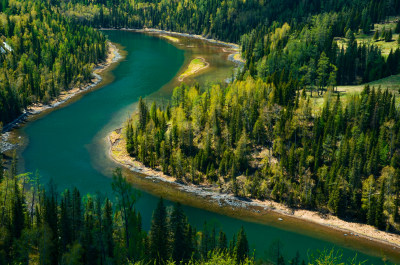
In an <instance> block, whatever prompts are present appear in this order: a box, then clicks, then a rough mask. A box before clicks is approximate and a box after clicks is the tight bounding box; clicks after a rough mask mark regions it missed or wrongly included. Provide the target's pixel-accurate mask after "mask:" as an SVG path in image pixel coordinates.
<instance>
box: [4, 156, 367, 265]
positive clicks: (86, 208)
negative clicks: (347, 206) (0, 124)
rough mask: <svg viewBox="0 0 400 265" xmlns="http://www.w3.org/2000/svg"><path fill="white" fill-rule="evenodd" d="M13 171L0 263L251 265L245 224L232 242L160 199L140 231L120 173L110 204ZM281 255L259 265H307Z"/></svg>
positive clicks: (336, 256)
mask: <svg viewBox="0 0 400 265" xmlns="http://www.w3.org/2000/svg"><path fill="white" fill-rule="evenodd" d="M15 167H16V164H15V160H13V163H12V165H11V167H10V170H8V171H3V170H1V171H0V172H1V179H0V198H1V199H0V202H1V205H2V207H1V219H0V222H1V225H0V262H1V264H68V265H71V264H132V265H133V264H136V265H143V264H155V265H159V264H170V265H173V264H192V265H200V264H205V265H207V264H210V265H212V264H219V265H236V264H243V265H253V264H256V262H255V260H254V251H252V250H250V249H249V242H248V240H247V236H246V233H245V231H244V229H243V227H242V228H241V229H240V230H239V232H238V233H237V234H235V235H234V236H233V238H232V240H229V239H228V238H227V235H226V234H225V233H224V232H223V231H221V230H219V229H218V228H217V227H216V226H215V225H211V224H207V223H205V224H204V226H203V229H202V230H197V229H196V228H194V227H193V226H191V225H190V224H189V223H188V220H187V217H186V215H185V213H184V211H183V209H182V206H181V205H180V204H179V203H176V204H174V205H173V206H168V207H167V206H166V205H165V203H164V201H163V199H160V200H159V202H158V204H157V207H156V209H155V210H154V212H153V218H152V221H151V225H150V229H149V231H145V230H144V229H143V228H142V219H141V215H140V212H138V211H137V210H136V209H135V204H136V202H137V200H138V199H140V194H139V193H138V191H136V190H135V189H133V188H132V186H131V184H130V183H128V182H126V180H125V178H124V176H123V175H122V173H121V170H120V169H115V170H114V173H113V182H112V190H113V195H114V197H113V198H112V199H111V200H110V199H108V198H107V197H105V196H104V195H101V194H96V195H90V194H87V195H84V196H82V195H81V194H80V192H79V191H78V190H77V189H76V188H75V189H72V190H65V191H64V192H62V193H61V194H60V193H59V192H57V190H56V188H55V185H54V184H52V183H51V182H50V183H49V184H48V187H47V188H46V189H44V188H43V186H41V185H40V184H39V183H40V178H39V176H38V174H36V175H35V176H32V175H29V174H22V175H15ZM27 183H29V184H30V185H29V187H27V186H26V184H27ZM282 253H283V251H282V243H280V242H277V243H273V244H272V245H271V250H270V254H269V258H268V260H264V261H262V260H259V261H257V264H278V265H284V264H287V263H286V262H289V264H292V265H300V264H306V261H305V260H304V259H302V258H301V257H300V255H299V254H296V255H295V257H293V258H291V259H289V257H284V256H282ZM311 253H313V254H312V255H309V257H307V258H306V260H307V263H308V264H325V263H323V262H328V261H329V262H330V263H329V264H344V263H341V262H343V261H342V257H341V254H340V252H337V251H335V250H324V251H316V250H313V252H311ZM346 264H354V263H351V262H350V263H346ZM359 264H361V263H359Z"/></svg>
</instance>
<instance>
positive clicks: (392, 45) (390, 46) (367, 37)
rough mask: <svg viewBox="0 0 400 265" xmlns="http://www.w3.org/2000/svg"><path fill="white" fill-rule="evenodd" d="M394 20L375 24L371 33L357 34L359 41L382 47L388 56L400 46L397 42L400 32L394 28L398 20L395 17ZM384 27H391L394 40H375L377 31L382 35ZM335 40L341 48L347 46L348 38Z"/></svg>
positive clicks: (384, 53) (386, 28)
mask: <svg viewBox="0 0 400 265" xmlns="http://www.w3.org/2000/svg"><path fill="white" fill-rule="evenodd" d="M392 21H393V22H388V23H380V24H375V25H374V29H373V30H372V31H371V32H370V33H369V34H364V33H362V32H360V33H358V34H356V40H357V43H359V44H362V43H364V44H367V45H375V46H377V47H379V48H380V49H381V51H382V55H384V56H388V55H389V53H390V51H391V50H395V49H397V48H398V47H399V44H398V43H397V40H398V39H399V34H395V33H394V30H395V28H396V22H394V21H397V18H394V19H393V20H392ZM383 29H385V30H389V29H391V30H392V32H393V40H392V41H391V42H385V41H384V40H383V39H381V38H380V39H379V40H377V41H375V40H373V37H374V34H375V32H376V31H377V30H378V31H379V35H381V34H382V31H383ZM335 40H336V41H337V43H338V45H339V47H340V48H342V47H344V48H346V42H347V39H346V38H335Z"/></svg>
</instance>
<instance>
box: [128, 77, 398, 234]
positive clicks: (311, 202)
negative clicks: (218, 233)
mask: <svg viewBox="0 0 400 265" xmlns="http://www.w3.org/2000/svg"><path fill="white" fill-rule="evenodd" d="M275 77H276V78H275V80H273V79H271V82H270V83H265V82H263V81H262V80H260V79H258V80H257V81H254V80H253V79H251V78H249V79H247V80H246V81H236V82H234V83H233V84H229V85H226V86H221V85H215V86H213V87H211V88H210V89H208V90H206V91H205V92H200V90H199V87H198V86H193V87H187V86H185V85H181V86H180V87H177V88H176V89H175V90H174V93H173V96H172V100H171V101H172V105H171V106H170V105H168V106H167V107H166V108H161V107H159V106H157V105H156V104H155V103H153V104H152V105H151V107H148V106H147V104H146V103H145V102H144V100H142V99H141V100H140V101H139V107H138V113H137V114H136V115H135V116H133V118H132V119H131V120H130V121H129V122H128V125H127V127H126V139H127V145H126V147H127V151H128V152H129V153H130V154H131V155H132V156H134V157H136V158H137V159H138V160H139V161H141V162H143V163H144V164H145V165H146V166H149V167H152V168H159V169H161V170H162V171H163V172H164V173H166V174H169V175H172V176H174V177H176V178H177V181H182V182H190V183H213V184H216V185H218V186H219V187H220V190H221V191H224V192H232V193H234V194H235V195H237V196H243V197H251V198H257V199H269V200H275V201H278V202H282V203H284V204H286V205H288V206H290V207H302V208H310V209H318V210H320V211H323V212H326V211H329V212H331V213H333V214H335V215H338V216H339V217H347V218H354V219H357V220H358V221H362V222H367V223H368V224H371V225H374V226H376V227H378V228H380V229H386V230H398V229H399V206H400V178H399V176H400V171H399V168H400V167H399V166H400V165H399V163H400V138H399V136H400V132H399V129H400V127H399V124H400V123H399V121H400V112H399V109H398V108H397V107H396V103H395V96H394V95H393V94H392V93H391V92H389V91H388V90H382V89H379V88H378V89H376V88H373V87H369V86H366V87H365V89H364V91H363V92H362V93H361V94H360V95H354V96H350V97H348V98H347V100H346V101H343V100H341V98H340V95H339V94H336V93H334V92H333V91H330V92H328V93H327V94H326V95H325V101H324V103H323V105H322V106H320V108H321V110H313V109H312V108H313V105H312V103H311V99H310V97H309V96H307V94H306V92H305V90H304V89H303V90H301V91H300V90H299V88H300V87H299V83H298V82H297V81H295V80H293V79H290V80H282V79H280V78H279V77H277V76H275ZM296 92H297V93H296Z"/></svg>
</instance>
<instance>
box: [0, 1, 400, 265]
mask: <svg viewBox="0 0 400 265" xmlns="http://www.w3.org/2000/svg"><path fill="white" fill-rule="evenodd" d="M399 12H400V0H353V1H346V0H336V1H335V0H329V1H326V0H303V1H292V0H270V1H263V0H246V1H237V0H225V1H217V0H200V1H198V0H185V1H172V0H112V1H106V0H70V1H68V0H47V1H40V0H25V1H24V0H2V1H1V3H0V38H1V42H0V62H1V65H0V127H1V124H2V123H8V122H10V121H12V120H13V119H15V118H16V117H17V116H18V115H20V114H21V113H22V112H23V110H24V109H25V108H27V107H28V106H29V105H31V104H32V103H37V102H41V103H45V104H46V103H48V102H49V101H51V100H52V99H54V98H56V97H57V96H58V95H59V94H60V92H61V91H63V90H69V89H71V88H73V87H79V86H81V85H83V84H86V83H87V82H89V81H90V80H91V79H92V75H91V72H92V70H93V67H94V65H95V64H96V63H98V62H101V61H103V60H104V59H105V57H106V54H107V42H106V37H105V36H104V35H103V34H102V33H101V32H99V31H98V30H96V29H95V28H101V27H113V28H123V27H128V28H158V29H164V30H171V31H177V32H185V33H193V34H201V35H203V36H205V37H208V38H215V39H219V40H223V41H229V42H235V43H238V44H240V46H241V53H242V57H243V58H244V59H245V64H244V67H243V68H242V69H241V71H239V73H238V75H237V78H236V80H235V81H233V82H232V83H230V84H219V85H212V86H209V87H202V88H200V87H199V86H198V85H193V86H186V85H184V84H182V85H181V86H179V87H177V88H176V89H175V90H174V92H173V95H172V99H171V103H170V104H169V105H168V106H159V105H157V104H156V103H153V104H151V105H148V104H147V102H145V101H144V100H143V99H140V101H139V106H138V111H137V113H135V114H134V115H133V116H132V118H131V119H130V120H129V121H128V122H127V125H126V128H125V138H126V148H127V151H128V152H129V154H130V155H131V156H132V157H135V158H136V159H137V160H139V161H141V162H142V163H143V164H144V165H146V166H148V167H151V168H157V169H160V170H162V171H163V172H164V173H165V174H168V175H171V176H173V177H175V178H176V180H177V181H178V182H183V183H194V184H200V183H201V184H211V185H214V186H215V187H217V188H218V189H219V190H220V191H221V192H227V193H233V194H234V195H235V196H242V197H249V198H257V199H261V200H274V201H277V202H280V203H283V204H285V205H287V206H289V207H292V208H306V209H314V210H318V211H320V212H322V213H332V214H334V215H337V216H338V217H340V218H345V219H348V220H356V221H359V222H364V223H367V224H369V225H373V226H375V227H377V228H378V229H382V230H387V231H396V232H398V231H400V215H399V214H400V212H399V211H400V109H399V108H398V106H397V105H396V104H397V103H398V102H396V93H397V92H394V91H389V90H387V89H383V88H380V87H372V86H368V85H366V86H365V88H364V89H363V91H362V92H361V93H359V94H354V95H346V96H341V95H340V93H337V91H336V88H337V86H340V85H353V84H363V83H368V82H371V81H374V80H378V79H381V78H384V77H388V76H390V75H394V74H398V73H399V72H400V50H399V48H398V43H397V42H396V41H397V39H394V35H395V34H399V33H400V22H398V18H393V17H391V16H396V15H398V14H399ZM389 21H390V22H391V24H393V23H397V26H396V28H391V27H388V28H387V29H386V28H385V29H384V30H383V31H381V32H379V31H378V30H377V29H376V28H375V25H376V23H385V22H389ZM388 24H389V23H388ZM360 35H363V36H367V37H370V38H373V40H374V41H375V43H378V42H385V43H392V44H393V46H392V47H393V49H392V50H391V51H390V52H388V54H384V53H383V52H382V49H381V48H379V46H378V45H375V44H366V43H363V42H360V41H358V40H357V36H360ZM396 36H397V35H396ZM398 41H399V43H400V39H399V40H398ZM321 97H323V102H322V103H318V102H319V101H316V98H321ZM133 100H134V99H133ZM2 163H3V161H2V155H1V156H0V204H1V208H0V211H1V213H0V222H1V225H0V263H1V264H18V263H22V264H26V263H28V261H29V262H32V263H37V264H152V263H154V264H178V263H180V262H182V263H188V264H255V263H256V261H255V259H254V256H253V253H252V250H251V249H249V242H248V240H247V237H246V234H245V231H244V230H243V229H241V230H240V231H239V232H238V233H237V234H236V235H235V236H234V237H233V239H232V240H228V238H227V236H226V235H225V233H224V232H223V231H218V230H217V228H216V227H212V226H210V225H209V224H205V225H204V228H203V229H202V231H198V230H196V228H194V227H193V226H191V225H190V224H189V222H188V220H187V218H186V216H185V214H184V212H183V210H182V207H181V206H180V205H179V204H176V205H175V206H173V207H166V206H165V204H164V202H163V200H162V199H161V200H160V202H159V203H158V205H157V208H156V209H155V210H154V213H153V219H152V222H151V227H150V230H149V231H145V230H144V229H143V228H142V219H141V216H140V213H139V212H137V211H136V210H135V203H136V201H137V199H138V198H139V195H138V193H137V191H135V190H134V189H133V188H132V186H131V185H130V184H129V183H127V182H126V181H125V179H124V177H123V176H122V173H121V170H118V169H117V170H115V171H114V174H113V184H112V189H113V191H114V196H115V197H114V198H111V199H108V198H106V197H105V196H102V195H100V194H96V195H90V194H88V195H83V196H81V194H80V193H79V191H78V190H77V189H74V190H65V191H63V192H62V193H59V192H58V191H56V189H55V186H54V185H52V184H49V186H48V187H47V188H46V189H44V188H43V187H42V186H41V185H40V184H39V183H40V180H39V176H38V174H36V175H35V176H34V177H32V176H31V175H29V174H22V175H17V172H16V159H14V160H13V162H12V163H11V166H10V170H8V171H4V170H3V165H2ZM278 245H279V244H278ZM280 253H281V251H280V249H279V246H278V248H277V251H276V253H275V254H273V257H271V259H270V260H268V261H265V262H264V263H267V264H271V263H272V264H279V265H283V264H286V262H289V263H290V264H293V265H295V264H305V263H306V262H307V263H308V264H327V263H328V264H339V263H340V262H341V261H340V258H338V257H337V256H336V255H335V253H334V252H332V251H331V252H329V251H326V252H321V253H319V254H316V256H315V257H313V256H310V257H308V259H304V260H302V259H300V257H298V256H296V257H294V258H293V259H291V260H290V258H292V257H283V256H282V255H281V254H280ZM340 264H342V263H340ZM353 264H354V263H353Z"/></svg>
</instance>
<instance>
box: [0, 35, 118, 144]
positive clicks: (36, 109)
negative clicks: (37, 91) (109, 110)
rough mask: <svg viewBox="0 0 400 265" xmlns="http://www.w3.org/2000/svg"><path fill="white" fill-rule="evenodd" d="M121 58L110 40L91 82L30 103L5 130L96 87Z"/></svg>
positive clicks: (95, 68) (4, 127)
mask: <svg viewBox="0 0 400 265" xmlns="http://www.w3.org/2000/svg"><path fill="white" fill-rule="evenodd" d="M121 58H122V56H121V55H120V53H119V50H118V48H117V47H116V46H115V45H114V44H112V43H111V42H108V54H107V58H106V60H105V61H104V62H101V63H98V64H96V65H95V66H94V68H93V72H92V75H93V78H92V80H91V81H90V82H88V83H87V84H84V85H82V86H79V87H75V88H72V89H70V90H68V91H62V92H61V93H60V95H59V96H58V97H57V98H55V99H53V100H52V101H50V103H48V104H43V103H34V104H32V105H30V106H29V107H28V108H27V109H25V110H24V111H23V113H22V114H21V115H20V116H19V117H18V118H16V119H15V120H14V121H12V122H10V123H8V124H6V125H4V126H3V132H4V133H6V132H8V131H10V130H12V129H13V128H15V127H16V126H18V125H19V124H20V123H21V122H24V121H25V120H26V119H27V118H28V117H29V116H33V115H37V114H39V113H41V112H43V111H45V110H48V109H52V108H55V107H58V106H60V105H61V104H63V103H65V102H67V101H68V100H70V99H72V98H73V97H75V96H77V95H79V94H81V93H83V92H86V91H88V90H90V89H92V88H94V87H95V86H97V85H98V84H99V83H100V82H101V81H102V80H103V78H102V77H101V75H100V74H101V73H102V72H103V71H104V70H106V69H107V68H108V67H109V66H110V65H111V64H113V63H115V62H117V61H119V60H120V59H121ZM0 151H1V149H0Z"/></svg>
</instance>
